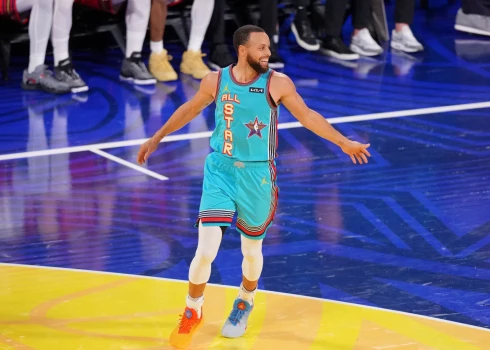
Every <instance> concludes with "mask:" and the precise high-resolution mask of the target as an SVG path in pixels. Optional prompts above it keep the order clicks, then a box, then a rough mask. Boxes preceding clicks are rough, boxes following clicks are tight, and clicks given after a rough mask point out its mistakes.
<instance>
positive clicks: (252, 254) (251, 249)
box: [242, 242, 262, 263]
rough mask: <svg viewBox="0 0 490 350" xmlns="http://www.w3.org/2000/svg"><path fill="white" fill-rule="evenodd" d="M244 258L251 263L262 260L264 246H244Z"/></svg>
mask: <svg viewBox="0 0 490 350" xmlns="http://www.w3.org/2000/svg"><path fill="white" fill-rule="evenodd" d="M260 243H262V242H260ZM242 254H243V258H244V259H245V260H247V261H248V262H250V263H253V262H255V261H256V260H258V259H261V258H262V244H248V245H247V246H243V245H242Z"/></svg>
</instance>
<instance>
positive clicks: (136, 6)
mask: <svg viewBox="0 0 490 350" xmlns="http://www.w3.org/2000/svg"><path fill="white" fill-rule="evenodd" d="M74 1H76V2H77V3H79V4H82V5H86V6H89V7H92V8H95V9H98V10H101V11H106V12H109V13H116V12H117V9H118V8H119V7H120V6H121V5H122V4H123V3H124V1H125V0H54V4H55V5H54V13H53V32H52V35H51V39H52V40H51V41H52V44H53V54H54V65H55V75H56V78H57V79H58V80H60V81H63V82H64V83H66V84H68V85H69V86H70V87H71V90H72V92H73V93H76V92H83V91H87V90H88V86H87V84H86V83H85V82H84V81H83V79H82V78H81V77H80V75H78V74H77V72H76V71H75V69H73V65H72V61H71V58H70V55H69V52H68V43H69V39H70V31H71V27H72V17H73V2H74ZM127 1H128V6H127V8H126V57H125V59H124V60H123V63H122V67H121V73H120V78H121V79H122V80H126V81H130V82H133V83H134V84H137V85H151V84H155V83H156V80H155V78H154V77H153V76H152V75H151V74H150V73H149V72H148V70H147V68H146V66H145V64H144V63H143V62H142V61H141V50H142V48H143V42H144V40H145V36H146V29H147V28H148V20H149V17H150V4H151V0H127Z"/></svg>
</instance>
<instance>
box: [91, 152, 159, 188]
mask: <svg viewBox="0 0 490 350" xmlns="http://www.w3.org/2000/svg"><path fill="white" fill-rule="evenodd" d="M90 151H91V152H94V153H95V154H98V155H99V156H102V157H105V158H107V159H110V160H112V161H114V162H116V163H119V164H122V165H125V166H127V167H128V168H131V169H134V170H136V171H139V172H142V173H143V174H146V175H148V176H151V177H154V178H155V179H158V180H161V181H164V180H168V177H166V176H163V175H160V174H158V173H156V172H154V171H151V170H148V169H146V168H143V167H141V166H139V165H136V164H134V163H131V162H128V161H127V160H124V159H121V158H119V157H116V156H113V155H112V154H110V153H107V152H104V151H101V150H100V149H96V148H93V149H90Z"/></svg>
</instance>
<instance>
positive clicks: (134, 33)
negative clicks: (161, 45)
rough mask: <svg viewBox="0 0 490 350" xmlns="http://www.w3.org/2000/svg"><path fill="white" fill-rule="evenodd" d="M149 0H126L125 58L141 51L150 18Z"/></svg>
mask: <svg viewBox="0 0 490 350" xmlns="http://www.w3.org/2000/svg"><path fill="white" fill-rule="evenodd" d="M150 5H151V0H128V7H127V9H126V28H127V32H126V58H129V57H131V55H132V54H133V53H134V52H141V50H142V49H143V42H144V41H145V36H146V29H147V28H148V20H149V18H150Z"/></svg>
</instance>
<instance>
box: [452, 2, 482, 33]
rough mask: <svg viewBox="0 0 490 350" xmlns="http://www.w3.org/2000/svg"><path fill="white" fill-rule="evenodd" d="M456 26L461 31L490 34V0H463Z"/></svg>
mask: <svg viewBox="0 0 490 350" xmlns="http://www.w3.org/2000/svg"><path fill="white" fill-rule="evenodd" d="M454 28H455V29H456V30H459V31H461V32H466V33H471V34H479V35H485V36H490V0H462V1H461V9H460V10H459V11H458V14H457V16H456V23H455V25H454Z"/></svg>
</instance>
